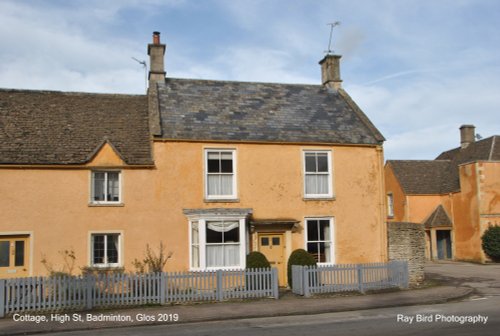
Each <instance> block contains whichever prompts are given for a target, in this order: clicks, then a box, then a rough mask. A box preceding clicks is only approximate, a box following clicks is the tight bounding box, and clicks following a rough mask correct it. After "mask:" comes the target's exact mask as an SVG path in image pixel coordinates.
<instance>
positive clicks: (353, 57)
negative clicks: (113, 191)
mask: <svg viewBox="0 0 500 336" xmlns="http://www.w3.org/2000/svg"><path fill="white" fill-rule="evenodd" d="M499 10H500V4H498V3H496V2H494V1H492V2H477V1H466V0H463V1H451V0H443V1H439V2H432V3H428V2H422V1H412V0H408V1H405V2H396V1H392V0H380V1H376V2H363V3H362V5H360V3H359V2H353V1H336V0H334V1H332V0H324V1H320V0H318V1H314V2H311V1H301V0H293V1H278V0H276V1H264V0H254V1H232V0H211V1H203V2H200V1H188V0H185V1H183V0H124V1H118V0H110V1H101V0H88V1H83V0H75V1H71V2H66V1H48V2H37V1H23V2H20V1H1V2H0V22H2V25H1V27H0V43H1V44H2V52H1V53H0V86H1V87H11V88H12V87H14V88H32V89H56V90H72V91H92V92H123V93H143V92H144V72H143V69H142V67H141V66H140V65H139V64H137V63H136V62H135V61H133V60H132V59H131V56H134V57H137V58H139V59H147V56H146V55H145V49H146V44H147V43H149V41H150V38H151V37H150V34H151V31H153V30H160V31H161V32H162V40H163V39H164V36H166V37H167V38H168V41H167V42H168V47H167V55H166V67H167V75H168V76H172V77H186V78H204V79H222V80H243V81H259V82H284V83H310V84H319V82H320V67H319V65H318V64H317V62H318V61H319V60H320V59H321V58H322V56H323V53H324V51H325V49H326V48H327V46H328V36H329V27H328V26H327V23H328V22H331V21H336V20H339V21H341V22H342V24H341V26H339V27H336V28H335V31H334V37H333V49H334V50H335V51H336V52H339V53H341V54H342V55H343V58H342V63H341V73H342V78H343V80H344V82H343V84H344V86H345V88H346V89H347V91H348V92H349V93H350V94H351V96H353V98H354V99H355V100H356V102H357V103H358V104H359V105H360V106H361V107H362V108H363V110H364V111H365V112H366V114H367V115H368V116H369V117H370V118H371V119H372V121H373V122H374V124H375V125H376V126H377V127H378V128H379V129H380V130H381V131H382V133H383V134H384V135H385V136H386V138H387V139H388V140H387V142H386V145H385V148H386V157H388V158H391V159H405V158H417V157H418V158H424V159H425V158H433V157H435V156H436V155H437V153H439V152H441V151H443V150H446V149H448V148H449V147H450V146H456V145H457V144H458V140H457V139H458V127H459V126H460V125H461V124H465V123H472V124H475V125H476V126H477V131H478V132H479V133H480V134H481V135H482V136H483V137H487V136H489V135H492V134H498V133H499V128H500V125H499V122H498V117H497V114H498V106H500V98H498V96H499V95H498V92H499V91H500V59H499V58H498V55H499V54H500V41H499V38H498V31H499V30H500V22H499V21H498V18H497V16H496V14H495V13H498V11H499ZM443 18H446V19H443ZM163 33H164V34H163ZM165 40H167V39H165Z"/></svg>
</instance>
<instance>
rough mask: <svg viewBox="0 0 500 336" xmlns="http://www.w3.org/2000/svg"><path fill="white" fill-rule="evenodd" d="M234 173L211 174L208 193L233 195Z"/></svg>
mask: <svg viewBox="0 0 500 336" xmlns="http://www.w3.org/2000/svg"><path fill="white" fill-rule="evenodd" d="M232 194H233V174H209V175H208V195H214V196H220V195H232Z"/></svg>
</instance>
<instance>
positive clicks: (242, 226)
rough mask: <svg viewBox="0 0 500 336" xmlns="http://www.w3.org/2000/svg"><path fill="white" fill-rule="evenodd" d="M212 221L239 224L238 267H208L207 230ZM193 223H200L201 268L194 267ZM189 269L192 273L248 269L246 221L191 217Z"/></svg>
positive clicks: (189, 226) (228, 218)
mask: <svg viewBox="0 0 500 336" xmlns="http://www.w3.org/2000/svg"><path fill="white" fill-rule="evenodd" d="M212 221H217V222H221V221H228V222H235V221H238V222H239V235H240V241H239V245H240V246H239V253H240V263H239V265H238V266H227V267H226V266H222V267H207V266H206V265H207V260H206V259H207V258H206V249H207V238H206V232H207V231H206V228H207V222H212ZM193 222H197V223H198V256H199V258H200V260H199V262H198V264H199V267H194V266H193V250H192V247H193V237H192V224H193ZM188 229H189V269H190V270H192V271H203V270H241V269H245V267H246V254H247V237H246V219H245V218H244V217H211V216H209V217H202V218H200V217H191V218H189V225H188Z"/></svg>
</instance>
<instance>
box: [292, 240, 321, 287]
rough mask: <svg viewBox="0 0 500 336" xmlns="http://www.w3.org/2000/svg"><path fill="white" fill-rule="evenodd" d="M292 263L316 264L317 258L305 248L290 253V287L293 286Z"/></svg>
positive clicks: (302, 264)
mask: <svg viewBox="0 0 500 336" xmlns="http://www.w3.org/2000/svg"><path fill="white" fill-rule="evenodd" d="M292 265H301V266H316V260H315V259H314V257H313V255H312V254H310V253H309V252H307V251H306V250H304V249H298V250H295V251H293V252H292V254H290V258H288V267H287V271H288V285H289V286H290V288H291V287H292Z"/></svg>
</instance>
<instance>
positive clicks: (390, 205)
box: [387, 193, 394, 217]
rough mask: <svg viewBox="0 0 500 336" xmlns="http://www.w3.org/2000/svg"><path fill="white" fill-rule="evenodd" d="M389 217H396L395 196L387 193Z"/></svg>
mask: <svg viewBox="0 0 500 336" xmlns="http://www.w3.org/2000/svg"><path fill="white" fill-rule="evenodd" d="M387 217H394V196H393V195H392V193H388V194H387Z"/></svg>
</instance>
